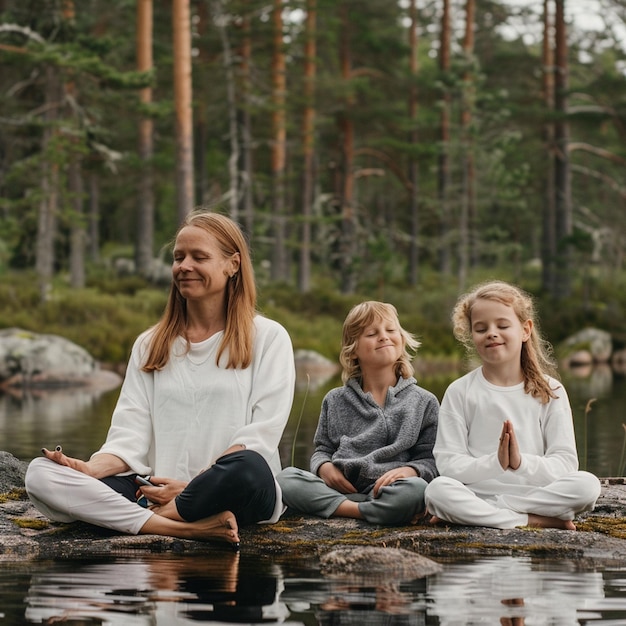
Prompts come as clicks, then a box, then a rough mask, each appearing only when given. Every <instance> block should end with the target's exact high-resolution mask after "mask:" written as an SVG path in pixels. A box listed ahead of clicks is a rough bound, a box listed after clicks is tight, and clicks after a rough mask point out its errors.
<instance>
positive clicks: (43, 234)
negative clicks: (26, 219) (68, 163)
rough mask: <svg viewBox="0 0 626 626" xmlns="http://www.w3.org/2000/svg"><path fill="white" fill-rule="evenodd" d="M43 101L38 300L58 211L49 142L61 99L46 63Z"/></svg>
mask: <svg viewBox="0 0 626 626" xmlns="http://www.w3.org/2000/svg"><path fill="white" fill-rule="evenodd" d="M45 80H46V83H45V101H46V106H45V108H44V110H45V113H44V116H43V117H44V124H45V125H46V126H45V128H44V131H43V140H42V150H41V152H42V154H43V160H42V163H41V169H42V172H41V201H40V203H39V215H38V219H37V243H36V246H35V266H36V270H37V282H38V286H39V297H40V299H41V301H42V302H45V301H46V300H47V299H48V296H49V293H50V288H51V284H52V276H53V275H54V262H55V254H54V244H55V241H56V234H57V223H58V211H59V206H58V204H59V166H58V164H57V163H55V161H54V158H53V156H52V154H51V153H52V152H53V148H52V143H53V139H54V136H55V132H56V131H54V130H53V129H52V123H53V122H54V120H55V119H56V118H57V116H58V106H59V102H60V100H61V89H60V81H59V77H58V76H57V73H56V69H55V68H53V67H47V68H46V70H45Z"/></svg>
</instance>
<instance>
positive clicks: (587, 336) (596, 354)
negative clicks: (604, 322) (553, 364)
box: [560, 328, 613, 363]
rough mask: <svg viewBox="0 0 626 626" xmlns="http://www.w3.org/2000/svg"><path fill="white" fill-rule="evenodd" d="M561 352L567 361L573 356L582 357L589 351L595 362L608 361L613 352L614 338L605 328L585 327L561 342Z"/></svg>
mask: <svg viewBox="0 0 626 626" xmlns="http://www.w3.org/2000/svg"><path fill="white" fill-rule="evenodd" d="M560 352H561V355H562V358H563V360H564V361H565V362H566V363H569V362H570V360H571V359H572V357H575V358H576V359H580V358H581V355H582V354H584V353H588V355H590V357H591V360H592V361H593V362H594V363H608V362H609V360H610V358H611V353H612V352H613V340H612V338H611V334H610V333H608V332H607V331H605V330H600V329H599V328H583V329H582V330H580V331H578V332H577V333H575V334H573V335H572V336H570V337H568V338H567V339H566V340H565V341H564V342H563V343H562V344H561V346H560ZM586 358H587V359H588V358H589V356H587V357H586Z"/></svg>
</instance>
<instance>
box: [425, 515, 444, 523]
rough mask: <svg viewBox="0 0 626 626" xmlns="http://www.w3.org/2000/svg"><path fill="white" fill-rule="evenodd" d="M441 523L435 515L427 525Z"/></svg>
mask: <svg viewBox="0 0 626 626" xmlns="http://www.w3.org/2000/svg"><path fill="white" fill-rule="evenodd" d="M441 522H443V520H442V519H439V518H438V517H437V516H436V515H433V516H432V517H431V518H430V519H429V520H428V523H429V524H433V525H434V524H440V523H441Z"/></svg>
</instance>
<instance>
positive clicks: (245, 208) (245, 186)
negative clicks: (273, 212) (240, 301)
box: [240, 13, 254, 235]
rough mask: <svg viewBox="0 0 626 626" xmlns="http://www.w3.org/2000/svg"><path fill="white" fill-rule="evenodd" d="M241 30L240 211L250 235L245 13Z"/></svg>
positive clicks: (247, 32)
mask: <svg viewBox="0 0 626 626" xmlns="http://www.w3.org/2000/svg"><path fill="white" fill-rule="evenodd" d="M241 29H242V32H243V37H242V43H241V52H240V58H241V64H240V74H241V103H242V106H241V111H240V118H241V135H242V157H243V158H242V161H243V163H242V170H243V172H242V179H243V180H242V185H241V198H240V201H241V211H242V213H243V219H244V224H245V230H246V232H247V233H248V234H249V235H250V234H251V233H252V230H253V228H254V206H253V202H252V199H253V196H252V180H253V173H252V119H251V115H250V106H251V101H250V93H251V82H250V59H251V57H252V39H251V36H250V16H249V15H248V14H247V13H246V14H245V15H243V16H242V20H241Z"/></svg>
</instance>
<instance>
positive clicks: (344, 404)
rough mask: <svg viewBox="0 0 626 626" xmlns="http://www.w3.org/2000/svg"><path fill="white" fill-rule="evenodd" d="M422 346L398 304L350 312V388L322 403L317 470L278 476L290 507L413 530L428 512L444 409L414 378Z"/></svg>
mask: <svg viewBox="0 0 626 626" xmlns="http://www.w3.org/2000/svg"><path fill="white" fill-rule="evenodd" d="M419 345H420V344H419V342H418V341H416V340H415V339H414V338H413V336H412V335H411V334H409V333H408V332H407V331H405V330H404V329H403V328H402V327H401V326H400V322H399V321H398V314H397V311H396V309H395V307H394V306H392V305H391V304H385V303H382V302H363V303H362V304H358V305H357V306H355V307H354V308H353V309H352V310H351V311H350V312H349V314H348V316H347V318H346V320H345V322H344V325H343V336H342V345H341V353H340V362H341V365H342V368H343V371H342V380H343V382H344V383H345V384H344V386H343V387H338V388H336V389H332V390H331V391H329V392H328V394H327V395H326V397H325V398H324V400H323V403H322V411H321V415H320V419H319V423H318V426H317V431H316V433H315V451H314V453H313V456H312V457H311V463H310V466H311V471H310V472H306V471H304V470H301V469H298V468H295V467H289V468H287V469H285V470H283V471H282V472H281V473H280V474H279V475H278V482H279V484H280V486H281V488H282V491H283V501H284V503H285V504H286V505H287V506H288V507H290V508H291V509H295V510H298V511H300V512H303V513H310V514H313V515H319V516H321V517H325V518H328V517H331V516H337V517H352V518H357V519H365V520H366V521H368V522H371V523H374V524H408V523H409V522H414V521H415V520H416V519H417V517H418V516H419V515H420V514H423V513H424V510H425V507H424V489H425V488H426V484H427V483H428V481H430V480H431V479H432V478H433V477H434V476H435V475H436V469H435V463H434V459H433V454H432V447H433V444H434V441H435V435H436V430H437V415H438V410H439V403H438V401H437V398H436V397H435V396H434V395H433V394H432V393H430V392H429V391H426V390H425V389H422V388H421V387H418V386H417V383H416V380H415V378H413V366H412V365H411V354H410V352H409V351H412V352H414V351H415V350H416V349H417V348H418V347H419Z"/></svg>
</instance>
